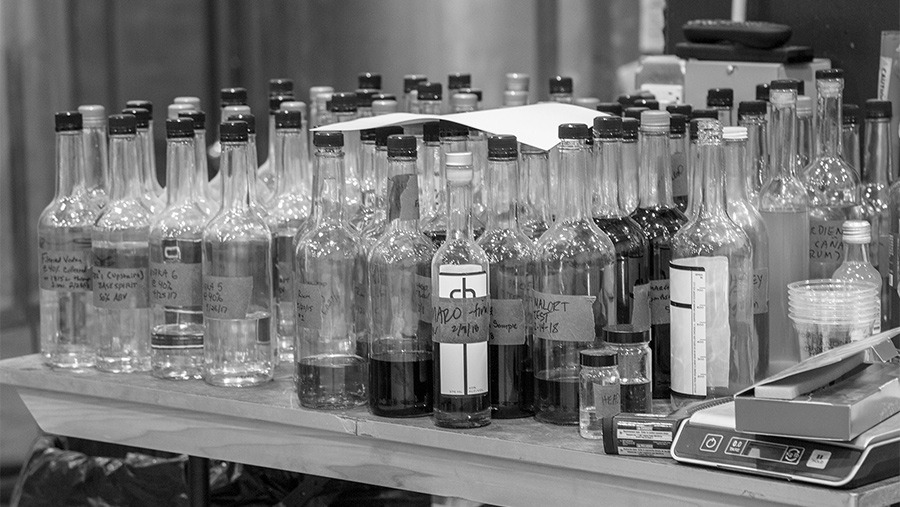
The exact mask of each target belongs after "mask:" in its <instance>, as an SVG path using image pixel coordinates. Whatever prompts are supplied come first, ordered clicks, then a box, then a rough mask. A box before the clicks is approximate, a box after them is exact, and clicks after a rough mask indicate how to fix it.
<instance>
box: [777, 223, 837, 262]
mask: <svg viewBox="0 0 900 507" xmlns="http://www.w3.org/2000/svg"><path fill="white" fill-rule="evenodd" d="M843 225H844V223H843V221H841V220H816V219H814V218H810V219H809V260H810V262H817V263H828V264H838V265H840V263H841V260H842V257H843V255H844V243H843V241H841V239H842V238H843V234H844V232H843V229H842V227H843ZM774 260H775V261H776V262H778V261H779V260H780V259H774Z"/></svg>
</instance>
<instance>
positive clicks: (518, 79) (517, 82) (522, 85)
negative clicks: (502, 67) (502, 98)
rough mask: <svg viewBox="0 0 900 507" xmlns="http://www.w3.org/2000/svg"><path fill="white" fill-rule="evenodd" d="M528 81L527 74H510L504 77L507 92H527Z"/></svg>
mask: <svg viewBox="0 0 900 507" xmlns="http://www.w3.org/2000/svg"><path fill="white" fill-rule="evenodd" d="M530 80H531V77H529V76H528V74H522V73H520V72H510V73H509V74H507V75H506V89H507V90H509V91H516V92H527V91H528V82H529V81H530Z"/></svg>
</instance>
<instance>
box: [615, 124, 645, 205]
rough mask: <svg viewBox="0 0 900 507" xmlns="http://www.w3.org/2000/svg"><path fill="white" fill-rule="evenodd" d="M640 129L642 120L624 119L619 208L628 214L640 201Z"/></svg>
mask: <svg viewBox="0 0 900 507" xmlns="http://www.w3.org/2000/svg"><path fill="white" fill-rule="evenodd" d="M640 128H641V122H640V120H636V119H634V118H623V119H622V146H621V149H622V165H621V166H620V169H619V175H618V177H619V207H620V208H622V211H624V212H625V213H628V214H631V213H633V212H634V210H636V209H637V207H638V201H639V200H640V199H639V194H638V172H639V170H638V166H639V163H640V158H641V155H640V150H639V147H640V145H639V144H638V130H639V129H640Z"/></svg>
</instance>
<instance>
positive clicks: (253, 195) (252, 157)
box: [220, 106, 267, 221]
mask: <svg viewBox="0 0 900 507" xmlns="http://www.w3.org/2000/svg"><path fill="white" fill-rule="evenodd" d="M241 107H245V106H241ZM226 109H227V108H226ZM228 121H242V122H244V123H246V124H247V151H246V152H245V154H246V156H247V165H248V166H249V167H252V168H253V171H252V172H251V173H250V174H249V175H248V176H247V180H248V184H249V185H250V196H249V197H250V209H251V210H252V211H254V212H255V213H256V214H257V215H258V216H259V218H260V220H263V221H265V217H266V208H265V207H264V206H263V204H262V198H263V197H261V196H265V194H266V191H267V190H266V188H265V187H264V186H263V185H262V184H261V183H260V181H259V178H257V177H256V175H257V174H258V173H259V164H258V162H257V161H258V159H257V156H256V155H257V150H256V117H255V116H253V115H252V114H250V113H238V114H231V115H228ZM220 174H221V171H220ZM223 194H224V185H223Z"/></svg>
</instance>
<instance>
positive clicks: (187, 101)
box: [172, 97, 203, 111]
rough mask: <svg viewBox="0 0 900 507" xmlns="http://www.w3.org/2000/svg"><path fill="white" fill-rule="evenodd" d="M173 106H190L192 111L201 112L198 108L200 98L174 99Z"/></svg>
mask: <svg viewBox="0 0 900 507" xmlns="http://www.w3.org/2000/svg"><path fill="white" fill-rule="evenodd" d="M172 102H173V103H175V104H190V105H191V106H192V107H193V108H194V111H202V110H203V109H201V108H200V97H175V100H173V101H172Z"/></svg>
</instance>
